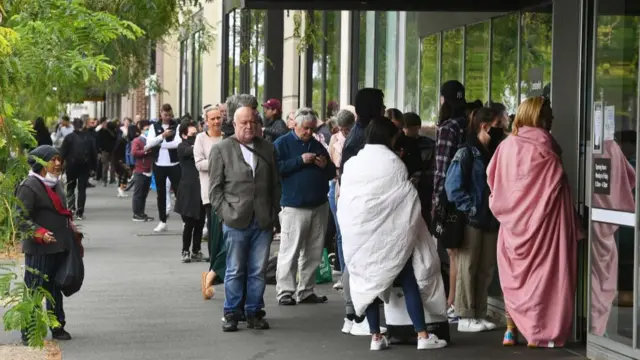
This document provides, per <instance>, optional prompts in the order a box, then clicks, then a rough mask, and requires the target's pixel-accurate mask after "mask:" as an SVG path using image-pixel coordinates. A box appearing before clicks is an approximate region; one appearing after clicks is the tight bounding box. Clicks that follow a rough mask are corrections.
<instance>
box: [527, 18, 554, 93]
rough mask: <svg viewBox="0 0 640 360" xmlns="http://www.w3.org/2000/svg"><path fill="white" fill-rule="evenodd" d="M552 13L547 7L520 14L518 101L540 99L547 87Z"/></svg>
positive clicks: (549, 79) (549, 66)
mask: <svg viewBox="0 0 640 360" xmlns="http://www.w3.org/2000/svg"><path fill="white" fill-rule="evenodd" d="M552 11H553V6H552V5H549V6H544V7H540V8H536V9H534V10H531V11H528V12H524V13H522V18H521V21H522V41H521V43H520V45H521V61H522V64H521V70H520V71H521V80H522V83H521V90H520V91H521V96H520V97H521V101H522V100H524V99H526V98H527V97H529V96H536V95H543V94H544V92H545V90H544V87H545V86H547V85H549V84H550V83H551V46H552V41H551V37H552ZM547 89H548V90H547V91H549V90H550V88H549V87H547Z"/></svg>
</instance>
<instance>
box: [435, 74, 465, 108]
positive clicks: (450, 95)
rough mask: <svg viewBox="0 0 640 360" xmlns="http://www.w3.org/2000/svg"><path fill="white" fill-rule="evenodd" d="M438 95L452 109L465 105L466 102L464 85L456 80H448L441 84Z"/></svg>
mask: <svg viewBox="0 0 640 360" xmlns="http://www.w3.org/2000/svg"><path fill="white" fill-rule="evenodd" d="M440 95H442V97H443V98H444V102H445V103H447V104H449V105H450V106H451V107H452V108H454V109H457V108H460V107H465V106H466V104H467V101H466V100H465V91H464V85H462V84H461V83H460V82H459V81H457V80H449V81H447V82H445V83H444V84H442V87H441V88H440Z"/></svg>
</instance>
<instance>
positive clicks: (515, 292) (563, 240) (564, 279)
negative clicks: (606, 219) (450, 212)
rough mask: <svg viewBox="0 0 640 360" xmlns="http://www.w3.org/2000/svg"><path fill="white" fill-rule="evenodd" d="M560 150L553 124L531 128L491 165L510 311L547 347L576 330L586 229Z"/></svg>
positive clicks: (529, 336) (560, 342) (534, 340)
mask: <svg viewBox="0 0 640 360" xmlns="http://www.w3.org/2000/svg"><path fill="white" fill-rule="evenodd" d="M558 153H559V150H558V147H557V145H556V144H555V141H554V140H553V138H552V137H551V135H550V134H549V133H548V132H547V131H545V130H542V129H537V128H530V127H524V128H521V129H519V133H518V135H517V136H513V135H512V136H509V137H508V138H507V139H506V140H504V141H503V142H502V144H501V145H500V146H499V147H498V150H497V151H496V153H495V155H494V156H493V158H492V160H491V162H490V163H489V167H488V169H487V176H488V183H489V188H490V189H491V197H490V198H489V206H490V208H491V211H492V212H493V214H494V215H495V216H496V218H497V219H498V220H499V221H500V225H501V226H500V233H499V235H498V270H499V273H500V283H501V286H502V292H503V294H504V302H505V306H506V310H507V311H508V312H509V315H510V316H511V318H512V319H513V320H514V322H515V324H516V325H517V326H518V330H519V332H520V334H522V335H523V336H524V337H525V338H526V339H527V341H528V342H529V343H530V344H535V345H537V346H543V347H556V346H564V344H565V342H566V341H567V339H568V338H569V336H570V335H571V325H572V319H573V307H574V295H575V291H576V256H577V254H576V248H577V241H578V240H579V239H580V238H581V236H582V233H581V231H580V228H579V222H578V218H577V215H576V213H575V211H574V208H573V201H572V199H571V191H570V188H569V184H568V181H567V178H566V176H565V174H564V171H563V169H562V162H561V159H560V156H559V155H558Z"/></svg>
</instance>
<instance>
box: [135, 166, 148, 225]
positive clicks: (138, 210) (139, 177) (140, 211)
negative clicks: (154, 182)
mask: <svg viewBox="0 0 640 360" xmlns="http://www.w3.org/2000/svg"><path fill="white" fill-rule="evenodd" d="M150 187H151V176H146V175H144V174H134V175H133V199H132V200H131V203H132V206H133V214H134V215H144V214H145V212H144V208H145V205H146V204H147V195H149V188H150Z"/></svg>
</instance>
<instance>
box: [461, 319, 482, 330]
mask: <svg viewBox="0 0 640 360" xmlns="http://www.w3.org/2000/svg"><path fill="white" fill-rule="evenodd" d="M486 330H487V328H486V327H485V326H484V324H482V323H481V322H480V321H478V320H477V319H467V318H462V319H460V320H459V321H458V332H469V333H475V332H482V331H486Z"/></svg>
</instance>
